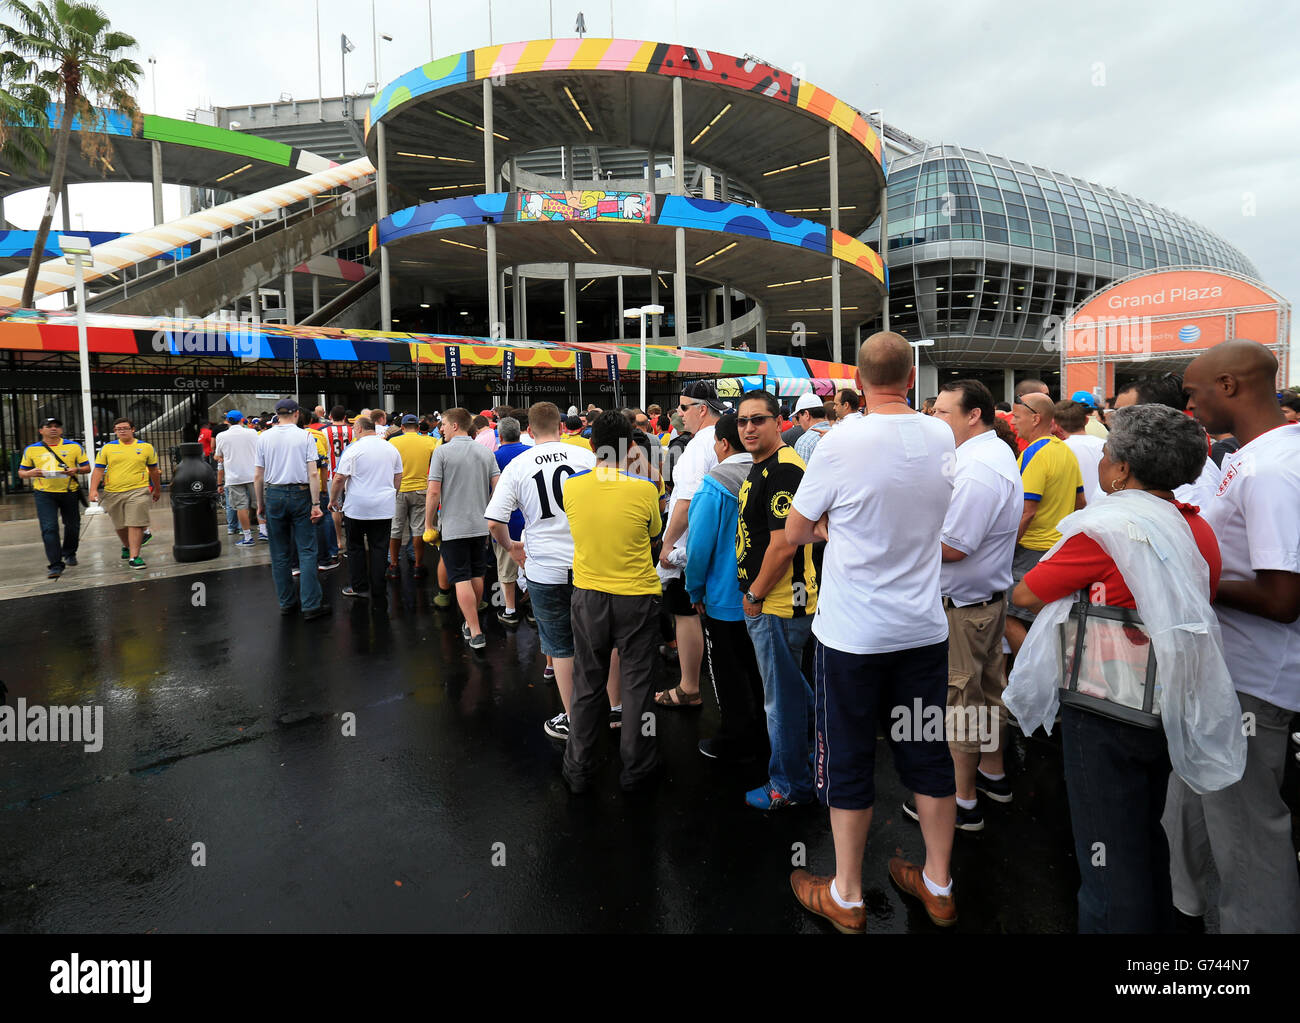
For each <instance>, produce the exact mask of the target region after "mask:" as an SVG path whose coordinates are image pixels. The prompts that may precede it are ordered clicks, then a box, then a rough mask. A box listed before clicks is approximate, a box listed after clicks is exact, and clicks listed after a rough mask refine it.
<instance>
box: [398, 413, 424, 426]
mask: <svg viewBox="0 0 1300 1023" xmlns="http://www.w3.org/2000/svg"><path fill="white" fill-rule="evenodd" d="M419 422H420V420H419V419H418V418H416V417H415V416H412V415H405V416H402V425H403V426H416V425H418V424H419Z"/></svg>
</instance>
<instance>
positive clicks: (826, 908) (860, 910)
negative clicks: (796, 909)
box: [790, 870, 867, 934]
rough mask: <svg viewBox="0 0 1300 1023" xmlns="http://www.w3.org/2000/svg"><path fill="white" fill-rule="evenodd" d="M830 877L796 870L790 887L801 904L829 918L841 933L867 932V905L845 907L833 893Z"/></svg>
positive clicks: (810, 910) (809, 910)
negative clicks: (836, 899)
mask: <svg viewBox="0 0 1300 1023" xmlns="http://www.w3.org/2000/svg"><path fill="white" fill-rule="evenodd" d="M833 880H834V878H830V877H813V875H812V874H810V873H808V871H806V870H796V871H795V872H794V873H793V874H791V875H790V887H791V888H792V889H793V890H794V897H795V898H796V899H798V900H799V904H800V905H801V906H803V908H804V909H806V910H808V912H810V913H816V914H817V915H818V916H820V917H824V918H825V919H827V920H829V921H830V922H831V923H832V924H833V925H834V927H835V929H836V930H837V931H839V932H840V933H841V934H865V933H866V930H867V910H866V907H865V906H856V907H854V908H853V909H845V908H844V907H843V906H841V905H840V904H839V903H837V902H836V901H835V897H834V896H833V895H831V881H833Z"/></svg>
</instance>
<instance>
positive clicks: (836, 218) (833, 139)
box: [827, 124, 844, 362]
mask: <svg viewBox="0 0 1300 1023" xmlns="http://www.w3.org/2000/svg"><path fill="white" fill-rule="evenodd" d="M827 138H828V144H829V147H830V157H831V158H830V176H831V210H830V213H831V216H830V222H831V230H832V231H838V230H839V229H840V145H839V141H840V137H839V131H838V130H837V129H836V127H835V125H833V124H832V125H831V126H830V127H829V128H828V129H827ZM832 252H834V248H833V247H832ZM841 306H842V303H841V300H840V261H839V260H838V259H836V258H835V256H834V255H832V256H831V317H832V322H831V361H832V362H843V361H844V338H843V330H844V325H843V323H841V322H840V321H841V319H842V318H843V315H844V311H843V309H842V308H841Z"/></svg>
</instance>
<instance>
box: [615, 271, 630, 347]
mask: <svg viewBox="0 0 1300 1023" xmlns="http://www.w3.org/2000/svg"><path fill="white" fill-rule="evenodd" d="M625 308H626V307H625V306H624V305H623V275H622V274H619V275H618V308H617V309H615V310H614V315H615V317H617V318H618V339H619V340H620V341H626V340H627V320H625V319H624V318H623V310H624V309H625Z"/></svg>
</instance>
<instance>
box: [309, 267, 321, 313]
mask: <svg viewBox="0 0 1300 1023" xmlns="http://www.w3.org/2000/svg"><path fill="white" fill-rule="evenodd" d="M311 311H312V312H313V313H318V312H320V278H319V277H317V276H316V275H315V274H313V275H312V278H311Z"/></svg>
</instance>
